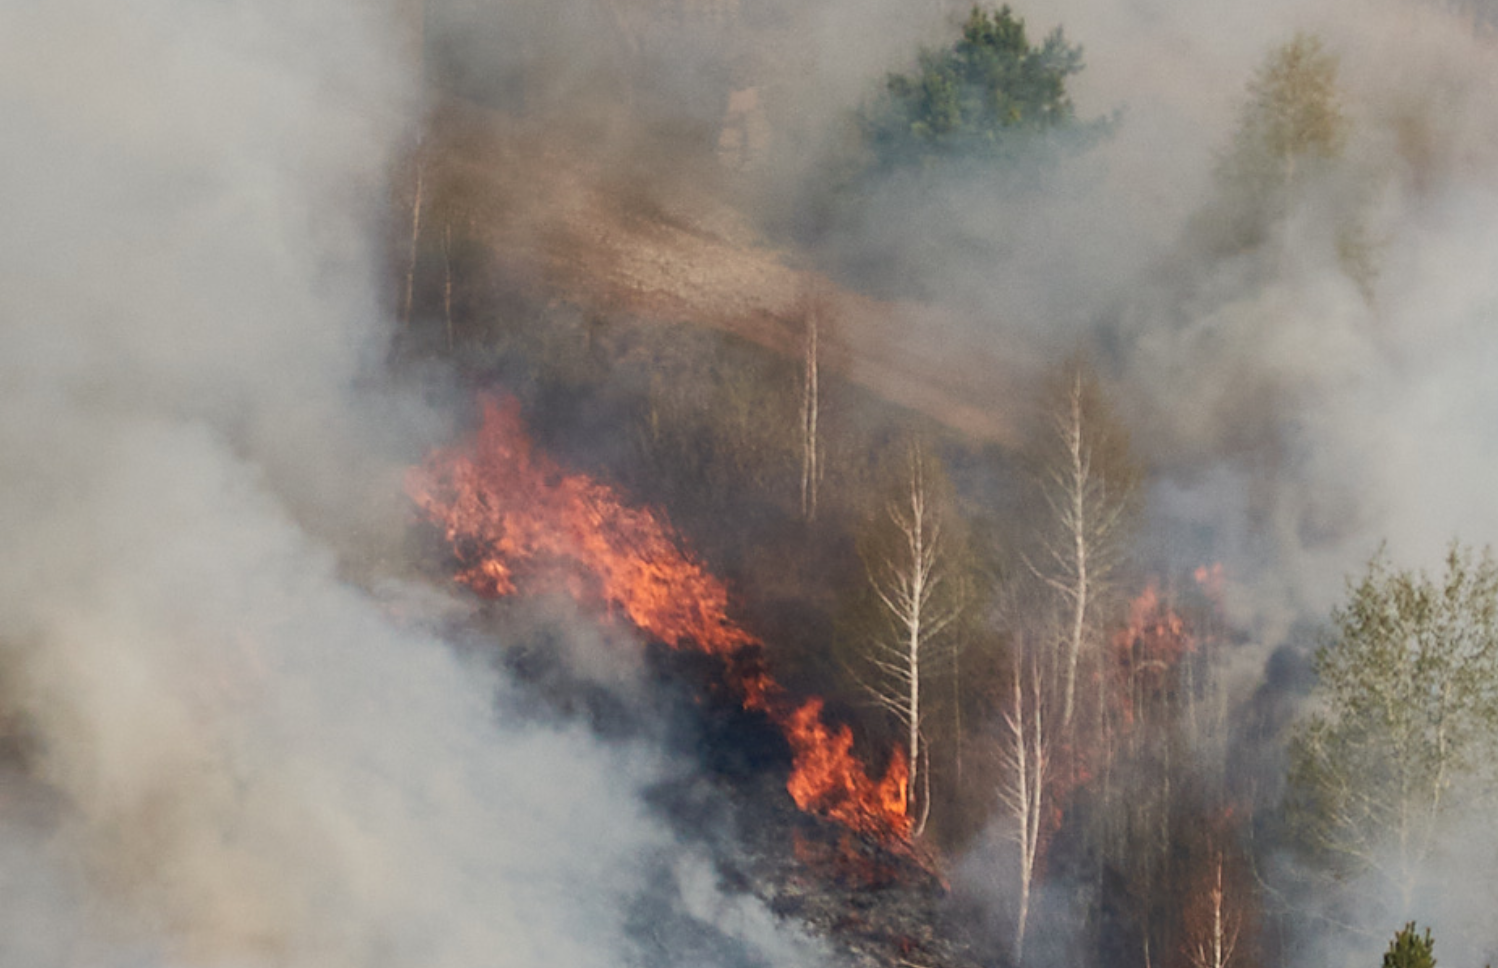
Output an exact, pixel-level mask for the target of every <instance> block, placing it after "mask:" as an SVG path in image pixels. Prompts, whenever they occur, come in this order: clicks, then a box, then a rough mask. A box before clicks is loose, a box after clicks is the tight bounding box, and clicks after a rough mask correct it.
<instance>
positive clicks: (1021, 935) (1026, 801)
mask: <svg viewBox="0 0 1498 968" xmlns="http://www.w3.org/2000/svg"><path fill="white" fill-rule="evenodd" d="M1014 656H1015V658H1014V675H1013V677H1012V679H1013V686H1014V688H1013V691H1012V693H1011V695H1010V705H1009V708H1008V709H1007V710H1005V712H1004V739H1005V748H1004V766H1005V775H1004V779H1003V780H1002V782H1001V785H1000V788H999V801H1000V803H1001V804H1002V805H1003V807H1004V810H1005V812H1006V813H1007V814H1008V816H1009V818H1010V820H1011V821H1012V822H1013V823H1012V827H1011V828H1010V838H1011V839H1012V840H1013V841H1014V842H1015V845H1016V846H1017V847H1018V849H1019V863H1018V867H1017V874H1018V881H1019V885H1018V886H1019V901H1018V905H1017V907H1018V910H1017V912H1016V916H1015V928H1014V962H1015V964H1017V965H1018V964H1023V961H1024V951H1025V928H1026V925H1027V923H1028V921H1029V917H1030V891H1031V888H1032V886H1033V885H1034V883H1035V868H1036V862H1037V861H1038V860H1039V858H1040V844H1041V825H1042V823H1043V820H1044V815H1045V806H1046V787H1047V784H1048V782H1049V778H1050V775H1049V769H1050V755H1049V743H1050V736H1049V731H1048V730H1047V728H1046V718H1047V712H1046V708H1045V706H1046V704H1045V701H1044V696H1045V686H1044V682H1043V678H1044V677H1043V676H1042V675H1041V669H1040V663H1039V661H1038V660H1037V658H1036V656H1035V653H1034V650H1033V649H1025V648H1023V647H1022V646H1017V647H1016V648H1015V652H1014Z"/></svg>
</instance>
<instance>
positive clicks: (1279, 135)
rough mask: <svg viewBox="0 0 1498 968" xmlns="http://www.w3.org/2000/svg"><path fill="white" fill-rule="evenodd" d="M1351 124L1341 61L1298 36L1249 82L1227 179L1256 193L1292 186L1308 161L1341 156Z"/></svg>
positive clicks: (1315, 42) (1307, 36) (1317, 42)
mask: <svg viewBox="0 0 1498 968" xmlns="http://www.w3.org/2000/svg"><path fill="white" fill-rule="evenodd" d="M1347 129H1348V122H1347V118H1346V116H1345V115H1344V114H1343V113H1342V107H1341V104H1340V97H1339V94H1338V91H1337V59H1336V57H1334V56H1332V55H1331V54H1330V53H1328V52H1327V50H1326V49H1325V47H1323V46H1322V43H1321V40H1320V39H1319V38H1317V37H1315V36H1313V35H1310V34H1296V35H1295V38H1294V39H1293V40H1291V41H1290V42H1289V43H1287V44H1285V45H1283V46H1281V47H1278V48H1276V49H1275V50H1274V51H1272V52H1271V53H1270V55H1269V57H1268V59H1267V60H1266V61H1265V62H1264V65H1263V66H1262V67H1261V68H1259V70H1258V72H1257V73H1255V74H1254V76H1253V79H1252V80H1250V81H1249V83H1248V101H1247V103H1246V104H1245V105H1244V107H1243V114H1242V118H1241V120H1240V123H1239V127H1238V133H1237V136H1236V138H1235V139H1234V142H1233V150H1232V153H1231V154H1230V155H1229V156H1228V157H1227V158H1226V159H1225V161H1224V163H1223V168H1224V170H1223V174H1224V175H1225V176H1226V177H1228V178H1229V179H1236V180H1240V181H1243V182H1244V183H1246V184H1247V185H1248V186H1249V187H1250V188H1251V190H1253V191H1255V192H1260V193H1262V192H1269V191H1272V190H1274V189H1275V188H1276V187H1279V186H1284V185H1288V184H1290V183H1292V182H1293V181H1294V180H1295V178H1296V176H1297V173H1298V172H1299V171H1301V170H1303V168H1304V165H1305V163H1306V162H1307V161H1330V160H1332V159H1335V158H1337V157H1338V156H1339V155H1341V153H1342V149H1343V147H1344V146H1345V144H1346V142H1347Z"/></svg>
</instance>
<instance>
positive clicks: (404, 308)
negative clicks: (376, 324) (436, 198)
mask: <svg viewBox="0 0 1498 968" xmlns="http://www.w3.org/2000/svg"><path fill="white" fill-rule="evenodd" d="M412 167H413V168H414V169H415V175H414V180H415V184H414V185H413V186H412V191H411V248H410V252H409V253H408V254H407V256H406V292H405V295H404V297H403V298H402V299H401V322H402V323H403V324H405V325H407V326H409V325H410V324H411V302H412V299H413V298H414V297H415V294H416V254H417V245H418V243H419V242H420V241H421V203H422V197H421V196H422V189H423V188H424V187H425V186H424V182H425V180H426V177H425V176H426V162H425V152H424V151H423V145H422V143H421V141H420V140H419V139H418V140H417V142H416V151H415V153H414V154H413V160H412Z"/></svg>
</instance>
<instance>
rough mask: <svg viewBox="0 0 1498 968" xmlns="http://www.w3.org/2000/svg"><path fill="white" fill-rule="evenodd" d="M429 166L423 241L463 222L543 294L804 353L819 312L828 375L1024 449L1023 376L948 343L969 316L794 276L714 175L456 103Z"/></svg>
mask: <svg viewBox="0 0 1498 968" xmlns="http://www.w3.org/2000/svg"><path fill="white" fill-rule="evenodd" d="M420 157H421V159H422V160H421V181H422V198H423V206H424V209H423V216H422V217H423V218H424V219H426V220H427V222H426V225H425V226H424V227H423V228H422V232H423V234H424V235H426V234H430V233H432V232H434V231H440V230H437V229H435V228H434V226H433V225H432V220H433V219H434V218H435V219H441V220H444V221H445V222H446V223H447V224H449V225H451V224H453V223H457V224H456V227H455V228H454V229H453V231H455V232H459V233H461V234H462V235H463V236H464V237H465V238H466V239H468V240H469V241H470V242H471V243H476V244H477V245H479V246H481V247H482V249H483V250H484V252H485V257H486V258H492V259H493V260H495V262H496V264H497V266H498V268H499V269H500V271H501V273H502V274H503V276H504V277H505V278H506V279H508V280H511V281H512V283H513V284H514V285H515V286H517V287H518V288H520V289H522V290H524V291H525V295H526V296H527V297H528V298H532V299H540V300H543V301H562V302H567V303H571V304H574V305H577V306H579V307H581V308H583V309H585V310H590V311H600V312H611V313H623V314H628V315H630V316H634V317H637V318H640V319H646V320H652V321H659V322H670V323H689V324H693V325H700V326H707V327H712V328H715V329H719V330H722V331H725V332H729V333H732V334H734V335H736V336H739V337H742V338H744V339H747V340H751V341H753V342H755V343H757V344H759V345H762V346H765V347H767V348H770V349H772V350H774V351H776V352H779V353H784V354H787V355H792V356H799V355H800V354H801V353H802V340H803V335H802V334H803V333H804V331H805V330H804V327H805V320H806V318H807V314H808V312H809V311H810V310H811V309H812V307H815V308H816V311H817V312H818V319H819V332H820V344H821V348H822V365H823V366H826V367H829V368H831V369H833V370H834V371H836V372H838V373H840V374H841V375H844V376H846V377H847V378H849V379H851V380H852V381H854V382H856V383H858V384H861V385H863V386H864V387H866V388H868V389H870V390H872V391H874V392H875V393H877V394H879V395H881V396H883V397H885V398H887V399H889V400H890V401H892V402H894V403H897V404H899V405H902V406H906V407H909V408H912V409H915V410H919V411H921V412H923V413H925V414H927V415H928V416H930V417H933V418H934V419H937V420H939V421H940V422H942V423H944V424H946V425H948V426H950V427H952V428H953V429H955V430H957V431H959V432H961V433H963V434H966V435H968V436H969V437H971V438H973V439H974V440H977V441H992V442H1000V443H1013V442H1014V441H1015V438H1016V428H1015V420H1014V418H1013V413H1014V401H1015V400H1016V399H1017V394H1016V387H1017V385H1018V383H1019V379H1020V377H1019V367H1017V366H1013V365H1010V364H1006V363H1005V362H1004V361H1001V360H997V359H988V358H984V357H983V356H981V355H975V354H973V353H972V352H970V351H967V350H963V351H962V352H960V353H959V352H953V351H952V348H951V347H950V346H948V345H945V344H944V342H943V341H942V340H941V339H940V338H939V334H942V333H952V332H955V331H956V330H957V328H958V325H959V323H961V322H962V321H961V320H957V319H955V318H953V317H951V316H950V315H948V314H946V313H944V312H943V311H942V310H940V309H938V308H935V307H932V306H927V305H920V304H915V303H906V302H883V301H879V300H875V299H871V298H868V297H865V296H862V295H860V294H858V293H856V292H852V291H849V290H848V289H846V288H844V287H842V286H840V285H838V284H837V283H836V282H834V281H833V280H831V279H829V278H828V277H827V276H825V275H823V274H821V273H817V272H814V271H809V270H806V269H802V268H797V267H795V266H794V264H793V257H792V256H791V255H790V254H789V253H786V252H783V251H777V250H776V249H774V248H771V247H769V246H768V245H766V244H765V243H764V242H763V241H762V240H761V239H760V238H758V237H757V235H756V233H755V232H754V230H753V228H752V226H751V225H750V224H749V222H748V220H747V219H745V218H744V217H743V216H742V215H741V214H740V213H739V212H737V211H735V210H734V209H733V208H732V207H731V206H729V205H728V204H726V203H725V202H724V201H723V200H722V199H723V195H722V194H721V193H718V192H715V191H713V189H712V187H711V186H710V184H708V183H710V182H711V181H712V179H711V178H702V177H696V176H697V175H699V174H700V172H698V173H686V172H684V173H683V177H682V178H680V179H670V178H663V177H659V172H658V171H656V172H653V173H651V174H650V175H642V173H641V172H640V170H639V169H638V168H636V169H635V170H633V171H630V170H628V169H629V168H630V166H629V165H628V164H627V163H621V162H620V160H619V156H618V155H617V154H614V153H612V152H609V151H606V150H604V149H603V148H601V147H600V146H599V142H598V141H597V140H596V139H594V140H591V141H590V140H589V139H586V138H583V137H579V136H576V135H572V136H569V135H568V134H566V133H564V132H561V131H559V130H558V129H555V128H548V127H546V126H544V125H542V124H539V123H527V122H525V121H522V120H518V119H516V118H514V117H511V116H509V115H506V114H503V113H501V112H498V111H493V110H490V109H487V108H483V107H479V106H477V105H475V104H473V103H471V102H467V101H462V100H459V99H455V98H447V99H444V100H443V101H442V102H441V103H440V104H439V105H438V106H437V107H436V109H435V110H434V111H433V113H432V118H431V126H430V128H429V131H428V133H427V135H426V137H425V139H424V144H423V147H422V149H421V155H420ZM683 164H684V166H686V165H689V164H690V163H685V162H684V163H683ZM413 182H414V177H413ZM705 184H708V187H704V185H705ZM413 194H414V193H413ZM439 200H440V201H439ZM408 201H409V200H408ZM438 213H440V214H438Z"/></svg>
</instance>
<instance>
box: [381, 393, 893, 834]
mask: <svg viewBox="0 0 1498 968" xmlns="http://www.w3.org/2000/svg"><path fill="white" fill-rule="evenodd" d="M482 416H483V420H482V424H481V425H480V427H479V430H478V433H477V434H476V436H475V438H474V440H473V441H472V443H471V445H469V446H466V447H454V448H448V449H444V450H439V451H436V452H434V453H433V454H432V455H431V456H430V457H428V458H427V460H426V461H424V462H423V463H422V465H421V466H420V467H417V468H414V469H413V470H412V471H411V473H410V474H409V475H408V478H407V483H406V488H407V492H408V493H409V494H410V496H411V498H412V500H414V501H415V502H416V504H417V506H418V507H420V508H421V510H422V512H423V513H424V514H425V515H426V516H427V517H428V518H429V519H430V520H432V521H433V522H434V523H436V524H437V525H439V526H440V527H442V529H443V530H444V532H445V533H446V536H447V540H448V542H449V544H450V545H451V546H452V549H453V553H454V554H455V555H456V557H457V559H458V561H459V563H460V566H461V568H460V570H459V572H458V573H457V575H456V576H455V577H456V579H457V580H458V581H460V582H463V583H464V584H466V585H468V586H469V587H471V588H473V589H474V590H475V591H477V592H478V593H480V594H482V595H487V596H491V597H499V596H503V595H509V594H513V593H515V592H516V591H517V588H518V585H519V584H520V583H524V584H525V585H527V586H528V587H536V586H538V585H545V584H548V583H550V584H552V585H560V586H561V587H564V588H566V589H567V590H568V591H569V592H570V593H571V594H572V595H573V596H574V597H576V598H578V599H579V600H583V601H590V602H595V603H601V604H602V605H604V606H605V607H606V608H608V609H610V610H611V611H615V610H616V611H618V612H621V613H623V615H624V616H625V617H627V618H628V619H629V621H630V622H632V623H633V624H634V625H635V626H636V627H638V628H639V629H641V630H643V631H644V632H646V633H647V634H649V635H650V636H652V637H653V638H656V639H658V640H660V641H661V642H663V643H665V644H666V645H669V646H671V647H672V648H676V649H688V648H694V649H698V650H700V651H703V652H706V653H709V654H711V655H715V656H719V657H721V658H724V659H726V660H730V661H728V662H726V663H725V666H726V668H728V669H729V670H730V675H731V676H732V677H733V685H734V686H735V687H736V688H737V689H738V690H739V691H740V693H741V694H742V696H743V699H742V702H743V705H744V708H745V709H750V710H754V711H757V712H762V713H764V714H765V715H767V716H768V717H769V718H770V719H771V720H772V721H773V722H775V723H776V725H777V726H779V727H780V729H781V731H782V732H783V733H784V734H785V737H786V741H787V742H788V743H789V744H790V747H791V754H792V765H791V777H790V780H789V781H788V782H787V784H786V787H787V790H788V791H789V792H790V794H791V797H792V798H793V799H794V800H795V801H796V805H797V806H798V807H800V808H801V809H802V810H805V811H807V812H809V813H814V814H818V815H821V816H825V817H829V818H831V819H833V820H837V821H839V822H841V823H843V824H844V825H846V826H847V827H849V828H851V829H853V830H856V831H858V832H860V833H863V834H866V835H868V836H872V837H876V838H878V839H881V840H884V841H886V842H896V841H902V840H904V839H906V838H908V836H909V833H910V820H909V817H908V816H907V815H906V812H905V793H906V784H907V782H908V779H907V778H908V775H909V771H908V767H907V765H906V763H905V760H904V757H903V756H901V755H900V754H899V752H898V751H896V753H895V755H894V756H893V757H892V758H891V760H890V764H889V767H888V769H887V770H886V772H885V776H884V778H883V779H882V780H880V781H878V782H875V781H873V780H871V779H870V778H869V775H868V772H867V771H866V770H865V769H864V767H863V765H862V764H861V763H860V762H859V761H858V760H857V758H856V757H855V756H854V755H853V752H852V747H853V733H852V730H850V729H849V728H848V727H847V726H846V725H844V726H840V727H838V728H837V729H831V728H829V727H828V726H827V725H826V724H825V723H824V722H823V721H822V717H821V713H822V700H820V699H810V700H808V701H806V702H804V703H802V704H801V705H799V706H798V705H797V704H795V703H794V702H792V701H791V699H790V697H789V696H787V695H786V694H785V691H784V690H783V689H782V688H781V687H780V685H779V684H778V683H776V682H775V681H774V679H772V678H771V677H770V675H769V673H768V671H767V670H766V669H765V668H764V666H763V663H762V662H761V661H759V656H758V652H759V650H760V648H761V643H760V642H759V640H758V639H756V638H755V637H754V636H752V635H750V634H749V633H748V632H747V631H745V630H744V629H743V628H741V627H740V626H739V625H737V624H736V623H735V622H734V621H733V620H732V619H731V618H730V617H729V613H728V612H729V610H728V589H727V587H726V586H725V585H724V584H723V582H721V581H720V580H719V579H718V578H717V577H716V576H714V575H713V574H711V573H710V572H709V571H708V570H707V569H706V568H705V567H704V566H703V565H702V564H701V563H700V562H698V561H697V560H696V559H695V558H694V557H693V556H692V555H691V554H690V553H689V552H687V551H685V550H684V549H683V545H682V543H681V541H680V540H679V539H678V538H677V536H676V535H675V534H674V532H673V531H672V529H671V527H670V525H669V524H668V523H667V522H666V521H665V519H664V518H663V517H661V516H660V515H658V514H657V513H655V512H654V511H652V510H650V509H649V508H642V507H631V506H628V505H626V504H625V503H624V502H623V501H622V500H621V499H620V498H619V496H618V495H617V494H616V493H615V492H614V490H613V489H612V488H610V487H608V486H607V485H604V484H600V483H598V482H597V481H594V480H592V479H590V478H588V477H587V476H586V475H582V474H568V473H566V472H564V471H563V470H562V468H561V467H560V466H558V465H557V463H556V462H555V461H553V460H552V459H551V458H549V457H548V456H546V455H545V454H540V453H537V452H536V451H535V449H534V448H533V447H532V445H531V442H530V440H529V439H528V438H527V437H526V435H525V431H524V428H523V426H522V424H521V419H520V408H519V405H518V403H516V402H515V401H514V400H507V401H505V402H503V403H500V402H497V401H495V400H493V399H490V398H485V399H484V400H483V401H482Z"/></svg>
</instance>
